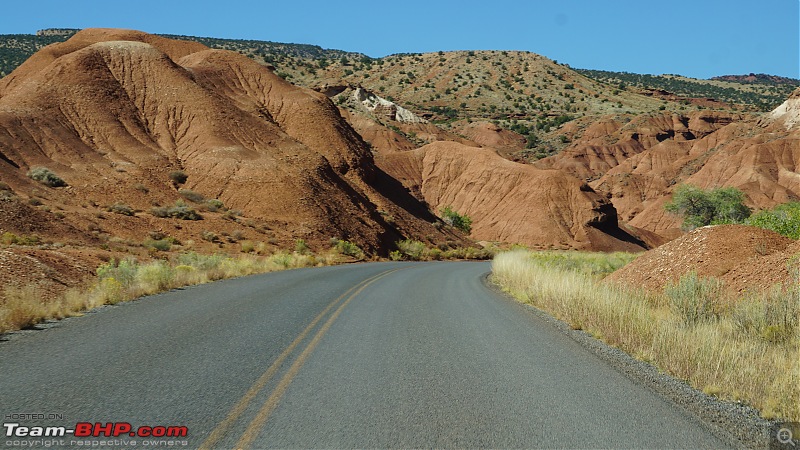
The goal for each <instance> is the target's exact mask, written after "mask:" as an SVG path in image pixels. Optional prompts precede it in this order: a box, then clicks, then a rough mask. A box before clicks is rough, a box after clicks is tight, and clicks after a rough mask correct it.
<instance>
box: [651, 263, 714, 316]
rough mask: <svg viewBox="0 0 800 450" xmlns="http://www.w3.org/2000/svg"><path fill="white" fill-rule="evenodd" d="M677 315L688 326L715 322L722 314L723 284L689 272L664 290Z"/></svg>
mask: <svg viewBox="0 0 800 450" xmlns="http://www.w3.org/2000/svg"><path fill="white" fill-rule="evenodd" d="M664 294H666V296H667V298H669V299H670V302H671V304H672V307H673V309H674V310H675V312H676V313H677V315H678V316H679V317H680V318H681V319H682V320H683V322H684V323H686V324H688V325H694V324H697V323H699V322H704V321H710V320H714V319H716V318H718V317H719V315H720V314H721V312H722V304H723V296H724V291H723V284H722V282H721V281H720V280H718V279H716V278H700V277H699V276H698V275H697V272H694V271H692V272H689V273H687V274H686V275H684V276H682V277H681V278H680V280H678V282H677V283H674V284H669V285H667V286H666V287H665V288H664Z"/></svg>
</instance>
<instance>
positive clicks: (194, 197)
mask: <svg viewBox="0 0 800 450" xmlns="http://www.w3.org/2000/svg"><path fill="white" fill-rule="evenodd" d="M178 195H180V196H181V197H183V198H185V199H186V200H189V201H190V202H192V203H203V202H204V201H205V200H206V198H205V197H203V194H199V193H197V192H195V191H192V190H189V189H178Z"/></svg>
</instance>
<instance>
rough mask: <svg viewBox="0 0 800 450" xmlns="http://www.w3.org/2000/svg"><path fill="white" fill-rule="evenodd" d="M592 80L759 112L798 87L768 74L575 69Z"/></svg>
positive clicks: (793, 82) (785, 79)
mask: <svg viewBox="0 0 800 450" xmlns="http://www.w3.org/2000/svg"><path fill="white" fill-rule="evenodd" d="M577 71H578V72H579V73H581V74H583V75H585V76H587V77H589V78H592V79H594V80H597V81H600V82H603V83H608V84H613V85H619V86H620V87H621V88H625V87H628V86H632V87H636V88H640V89H650V90H661V91H667V92H669V93H672V94H676V95H679V96H685V97H695V98H713V99H715V100H719V101H723V102H728V103H737V104H743V105H751V106H754V107H755V108H756V109H757V110H759V111H770V110H772V109H774V108H775V107H777V106H778V105H780V104H781V103H783V101H784V100H786V97H788V96H789V95H790V94H791V93H792V91H794V90H795V89H796V88H797V87H800V80H793V79H791V78H783V77H775V76H772V75H758V76H756V75H753V76H752V81H747V82H745V81H744V80H746V79H751V76H750V75H747V76H741V77H740V76H733V75H727V76H724V77H716V78H712V79H711V80H698V79H694V78H686V77H682V76H679V75H643V74H636V73H628V72H609V71H606V70H588V69H577Z"/></svg>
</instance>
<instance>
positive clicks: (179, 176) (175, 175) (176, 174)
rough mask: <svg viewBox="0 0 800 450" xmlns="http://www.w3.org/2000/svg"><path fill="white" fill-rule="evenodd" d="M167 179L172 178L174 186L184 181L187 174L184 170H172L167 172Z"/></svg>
mask: <svg viewBox="0 0 800 450" xmlns="http://www.w3.org/2000/svg"><path fill="white" fill-rule="evenodd" d="M169 179H170V180H172V184H174V185H175V186H180V185H182V184H184V183H186V180H188V179H189V176H188V175H186V172H184V171H182V170H174V171H172V172H170V173H169Z"/></svg>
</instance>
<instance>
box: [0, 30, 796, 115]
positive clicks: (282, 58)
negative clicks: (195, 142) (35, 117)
mask: <svg viewBox="0 0 800 450" xmlns="http://www.w3.org/2000/svg"><path fill="white" fill-rule="evenodd" d="M76 31H77V30H73V29H48V30H40V31H38V32H37V34H35V35H34V34H30V35H27V34H15V35H0V77H2V76H5V75H7V74H9V73H10V72H11V71H12V70H14V69H15V68H16V67H17V66H19V65H20V64H22V62H24V61H25V60H26V59H28V58H29V57H30V56H31V55H32V54H33V53H34V52H36V51H37V50H39V49H40V48H42V47H44V46H46V45H49V44H52V43H55V42H62V41H65V40H67V39H68V38H70V37H71V36H72V35H73V34H74V33H75V32H76ZM163 36H164V37H168V38H173V39H183V40H192V41H197V42H200V43H202V44H204V45H207V46H209V47H211V48H216V49H223V50H233V51H236V52H239V53H241V54H244V55H246V56H248V57H250V58H252V59H254V60H256V61H258V62H262V63H264V64H269V65H272V66H274V67H275V68H276V71H277V72H278V74H280V75H281V76H283V77H284V78H287V79H289V80H291V81H293V82H294V83H296V84H300V85H305V86H314V85H319V84H320V80H322V81H331V80H330V77H332V76H335V75H339V76H340V77H343V79H344V80H345V81H347V82H352V83H364V84H368V85H370V86H369V87H370V88H372V89H374V90H376V91H380V88H381V87H383V89H384V90H383V91H381V92H384V93H385V94H386V95H390V96H395V97H398V98H401V99H404V98H405V97H407V95H402V96H400V95H398V94H399V92H400V91H402V90H404V88H411V89H414V88H416V94H415V95H411V96H410V97H414V99H413V100H412V101H413V102H414V103H415V104H417V105H419V106H420V107H421V108H422V109H426V110H428V111H430V112H434V113H443V114H444V115H446V116H448V117H451V118H452V117H455V116H459V117H463V116H465V114H464V113H463V112H458V110H459V108H460V105H461V103H466V107H467V108H468V109H471V110H472V111H471V113H470V114H469V115H479V116H480V117H487V118H491V117H494V116H498V117H496V118H500V117H504V115H503V114H500V113H510V114H512V115H519V114H522V115H525V114H526V111H525V110H526V109H527V110H528V111H530V109H536V106H537V103H539V104H541V103H542V102H544V101H545V100H548V99H547V98H546V97H547V95H540V94H539V93H537V92H545V91H549V90H551V89H550V88H551V87H556V86H558V85H559V84H560V85H563V86H566V85H568V84H570V83H569V82H568V81H567V82H564V83H558V82H557V81H563V80H555V81H554V80H552V78H553V76H554V75H553V73H562V75H561V76H562V78H564V77H566V78H570V77H572V75H569V76H568V75H567V74H569V73H570V72H572V70H556V69H555V67H566V66H561V65H558V64H554V65H553V67H550V68H548V69H547V70H546V71H545V73H543V74H542V77H543V79H542V80H539V82H538V83H536V82H534V80H533V75H534V73H535V72H536V70H535V69H532V68H531V67H532V65H537V64H538V62H539V61H550V60H548V59H547V58H544V57H541V56H538V55H534V54H532V53H530V52H499V51H497V52H477V53H476V52H448V53H443V52H439V53H438V54H433V55H434V56H433V57H431V58H428V57H425V58H423V55H421V54H398V55H390V56H387V57H384V58H379V59H373V58H370V57H368V56H366V55H363V54H361V53H354V52H347V51H344V50H332V49H324V48H322V47H320V46H317V45H308V44H286V43H279V42H269V41H258V40H240V39H220V38H210V37H195V36H177V35H163ZM470 54H472V55H473V56H471V57H470ZM476 54H477V55H478V56H477V57H475V55H476ZM465 55H466V56H465ZM509 55H513V57H514V58H516V60H518V61H522V65H521V66H520V67H516V63H515V62H514V61H512V59H513V58H510V57H509ZM423 59H424V60H425V66H426V70H427V69H432V70H435V71H436V72H437V73H438V74H439V76H440V78H441V77H448V76H449V77H451V78H452V79H454V80H455V79H457V78H460V77H464V76H466V75H464V74H465V73H469V72H470V71H474V70H481V71H483V72H484V73H486V74H487V79H484V80H475V79H469V78H467V79H459V80H458V82H455V81H454V82H453V83H451V84H452V86H450V85H448V86H442V87H443V89H442V92H440V91H439V89H438V88H439V87H440V86H439V85H436V86H435V87H434V86H432V85H431V84H430V83H428V84H427V85H425V84H424V83H422V84H418V83H416V80H415V78H411V77H404V76H403V75H406V74H405V73H402V72H405V71H404V70H403V69H402V68H403V67H404V65H405V64H410V65H416V64H418V63H421V62H422V60H423ZM468 60H469V61H468ZM523 60H525V61H523ZM385 63H386V65H385ZM392 63H394V64H392ZM453 64H458V66H453ZM396 66H397V68H396ZM484 66H485V67H484ZM526 66H527V68H528V70H525V69H526ZM510 67H516V69H517V70H516V71H515V72H513V73H512V72H510V71H509V70H510ZM331 69H333V70H331ZM382 70H387V71H388V72H387V73H386V74H383V73H382ZM529 72H530V73H529ZM548 72H551V73H548ZM577 72H578V73H580V74H581V75H584V76H586V77H588V78H591V79H592V80H594V81H598V82H601V83H604V84H607V85H608V88H605V89H603V91H606V90H608V91H609V94H610V95H603V94H601V95H600V96H599V97H597V98H598V99H599V102H602V101H603V99H605V101H606V102H607V103H609V104H608V105H603V106H604V107H603V108H599V109H601V110H603V111H604V112H624V111H630V112H632V113H636V112H639V111H637V110H638V109H639V108H638V106H639V105H636V104H631V102H630V101H626V99H625V98H624V96H623V98H621V99H617V98H616V96H617V94H613V92H614V91H617V90H624V89H625V88H626V87H629V86H630V87H634V88H639V89H645V90H656V91H665V92H667V93H670V94H675V95H676V96H679V97H687V98H704V99H706V98H710V99H714V100H718V101H720V102H724V103H733V104H740V105H746V106H749V107H751V108H753V109H754V110H757V111H768V110H771V109H773V108H775V107H776V106H778V105H780V104H781V103H782V102H783V101H784V100H785V99H786V97H788V96H789V94H791V92H792V91H793V90H794V89H795V88H797V87H800V81H798V80H794V79H791V78H783V77H776V76H772V75H764V74H749V75H741V76H738V75H726V76H722V77H717V78H715V79H712V80H697V79H692V78H685V77H680V76H677V75H660V76H654V75H640V74H632V73H625V72H609V71H603V70H584V69H578V70H577ZM411 73H412V76H414V77H416V76H417V75H419V73H418V72H417V71H411ZM390 75H391V76H390ZM397 75H400V76H397ZM537 76H538V75H537ZM368 77H377V80H376V79H375V78H373V79H372V80H368ZM518 80H521V81H518ZM337 81H341V78H340V79H339V80H337ZM384 81H386V83H383V82H384ZM478 81H481V82H478ZM486 81H489V82H488V83H487V82H486ZM523 81H524V83H525V84H521V83H522V82H523ZM395 82H401V83H400V84H399V85H398V84H396V83H395ZM465 83H466V85H465ZM497 83H500V84H497ZM531 83H533V84H531ZM572 84H574V83H572ZM467 85H470V86H480V85H483V86H484V89H482V90H475V92H473V93H472V96H470V97H468V98H466V99H461V98H460V97H462V95H458V94H453V92H454V91H461V92H462V93H463V91H464V89H463V88H465V87H466V86H467ZM487 86H488V87H489V88H491V89H492V90H490V89H488V88H487ZM528 87H531V88H530V89H528ZM398 88H399V89H398ZM448 88H449V90H450V93H447V92H443V91H446V90H447V89H448ZM557 91H558V92H557V93H556V95H557V96H558V97H560V98H567V99H568V103H570V108H569V109H573V110H580V109H581V108H586V111H587V112H590V111H591V110H592V109H593V108H592V107H591V106H589V105H588V104H586V105H583V106H581V105H580V104H578V105H576V102H578V100H577V99H576V98H574V97H576V96H574V95H572V96H568V97H564V96H565V95H567V94H570V92H567V91H564V90H561V89H558V90H557ZM545 93H547V92H545ZM559 93H560V95H559ZM423 94H426V95H428V98H430V97H431V95H432V96H433V97H434V98H433V99H429V100H425V99H424V96H423ZM523 94H524V95H523ZM437 95H439V97H438V98H436V96H437ZM479 95H483V96H485V97H487V98H488V99H489V100H490V101H489V102H486V101H481V102H477V104H475V103H476V102H474V101H470V100H471V99H472V98H474V97H476V96H479ZM531 95H533V97H532V100H533V104H532V103H531V102H530V101H529V99H528V98H527V97H530V96H531ZM592 95H593V94H592ZM523 97H525V98H523ZM539 97H541V98H542V100H541V101H537V100H536V99H537V98H539ZM612 97H613V98H612ZM656 97H657V98H660V99H662V100H664V99H668V98H666V97H664V96H656ZM448 98H455V99H456V100H458V101H457V102H455V103H453V102H449V101H447V100H448ZM493 98H494V99H493ZM498 100H502V101H498ZM590 100H591V99H590ZM670 100H671V99H670ZM483 103H485V104H483ZM547 103H548V104H549V106H550V107H551V108H554V107H555V105H554V102H553V101H547ZM589 103H591V102H589ZM633 103H636V102H633ZM473 104H475V105H473ZM514 104H517V105H523V106H525V108H522V107H518V106H514ZM610 105H617V108H616V110H614V108H606V107H605V106H610ZM713 106H716V105H705V107H713ZM492 107H494V110H492ZM481 108H484V109H485V111H484V110H481ZM555 109H556V110H563V111H562V112H569V111H566V110H567V109H568V108H566V107H555ZM644 109H645V110H648V111H649V110H651V109H652V108H651V107H646V108H644ZM545 110H546V111H550V110H547V109H546V107H545ZM454 111H456V112H454ZM475 112H479V113H481V114H475ZM573 112H574V111H573Z"/></svg>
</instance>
